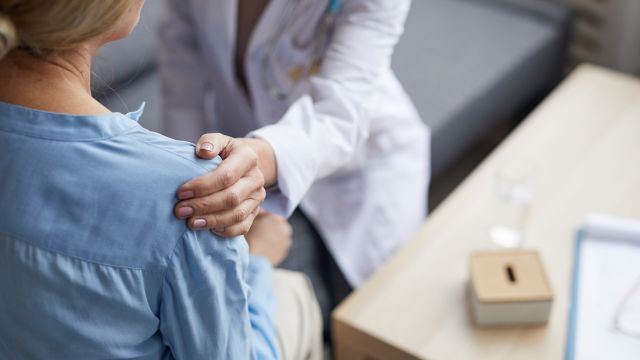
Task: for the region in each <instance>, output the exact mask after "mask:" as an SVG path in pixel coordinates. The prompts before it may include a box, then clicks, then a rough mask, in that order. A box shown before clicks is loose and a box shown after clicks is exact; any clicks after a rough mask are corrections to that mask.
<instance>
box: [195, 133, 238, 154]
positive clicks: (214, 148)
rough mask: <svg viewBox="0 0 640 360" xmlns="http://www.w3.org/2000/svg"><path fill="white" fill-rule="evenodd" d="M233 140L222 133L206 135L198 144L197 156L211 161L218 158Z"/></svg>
mask: <svg viewBox="0 0 640 360" xmlns="http://www.w3.org/2000/svg"><path fill="white" fill-rule="evenodd" d="M231 140H232V138H231V137H229V136H227V135H223V134H220V133H212V134H204V135H202V136H201V137H200V139H199V140H198V142H197V143H196V155H197V156H198V157H199V158H202V159H206V160H211V159H213V158H214V157H216V156H218V155H219V154H220V152H221V151H222V150H223V149H224V148H226V147H227V145H228V144H229V142H230V141H231Z"/></svg>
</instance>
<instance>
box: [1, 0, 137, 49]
mask: <svg viewBox="0 0 640 360" xmlns="http://www.w3.org/2000/svg"><path fill="white" fill-rule="evenodd" d="M132 3H133V1H132V0H0V59H2V58H3V57H4V56H5V55H6V54H7V53H8V52H9V51H11V50H12V49H13V48H15V47H21V48H25V49H27V50H29V51H31V52H33V53H35V54H38V55H46V54H49V53H53V52H56V51H62V50H68V49H71V48H73V47H74V46H77V45H79V44H82V43H83V42H85V41H87V40H90V39H93V38H95V37H97V36H99V35H102V34H106V33H108V32H109V31H110V30H112V29H113V28H114V26H115V25H117V24H118V22H119V21H121V19H122V18H123V17H124V16H125V15H126V14H127V12H128V11H129V10H130V8H131V6H132Z"/></svg>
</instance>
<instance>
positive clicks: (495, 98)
mask: <svg viewBox="0 0 640 360" xmlns="http://www.w3.org/2000/svg"><path fill="white" fill-rule="evenodd" d="M563 31H564V25H563V24H560V23H559V22H558V21H555V20H553V19H546V18H544V17H542V16H539V14H538V13H535V14H534V13H533V12H531V11H520V10H516V8H515V7H514V6H512V5H510V4H500V3H498V2H497V1H477V0H474V1H454V0H420V1H414V2H413V5H412V8H411V12H410V15H409V19H408V21H407V24H406V32H405V35H404V37H403V38H402V39H401V41H400V43H399V44H398V46H397V49H396V53H395V55H394V59H393V68H394V70H395V72H396V74H397V75H398V77H399V79H400V81H401V82H402V84H403V86H404V87H405V89H406V90H407V92H408V93H409V95H410V96H411V98H412V99H413V101H414V102H415V105H416V107H417V109H418V111H419V112H420V114H421V115H422V117H423V119H424V120H425V122H426V123H427V124H428V125H429V126H430V127H431V130H432V139H433V140H432V170H433V174H434V175H436V176H437V175H438V174H439V173H440V172H441V171H442V170H443V169H444V168H446V167H447V166H448V165H450V164H451V163H452V162H453V161H455V160H456V159H457V158H458V157H459V156H460V155H461V154H462V153H463V152H464V151H466V150H467V149H468V148H469V147H470V146H471V145H473V144H474V143H475V142H476V141H478V140H479V139H480V138H481V137H482V136H484V135H486V134H487V133H488V132H489V131H491V129H492V128H493V127H495V125H496V124H497V122H498V121H500V120H502V119H504V118H505V117H506V116H508V115H510V114H511V113H512V112H514V111H515V110H518V108H519V107H522V106H524V105H525V104H527V102H530V101H531V100H532V98H533V97H535V96H537V95H540V92H543V91H546V89H548V88H549V86H550V85H551V84H552V83H553V82H554V81H555V80H556V79H557V76H558V74H559V72H560V69H561V66H562V55H563Z"/></svg>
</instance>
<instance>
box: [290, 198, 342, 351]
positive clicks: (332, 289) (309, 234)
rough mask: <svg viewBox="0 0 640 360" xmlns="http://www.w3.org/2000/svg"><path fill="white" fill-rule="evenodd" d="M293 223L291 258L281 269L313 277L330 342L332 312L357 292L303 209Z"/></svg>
mask: <svg viewBox="0 0 640 360" xmlns="http://www.w3.org/2000/svg"><path fill="white" fill-rule="evenodd" d="M289 223H290V224H291V227H292V228H293V243H292V244H291V249H290V251H289V256H288V257H287V258H286V259H285V261H284V262H283V263H282V264H281V265H280V267H281V268H283V269H288V270H294V271H300V272H302V273H304V274H305V275H307V277H309V279H310V280H311V283H312V285H313V289H314V291H315V293H316V297H317V298H318V303H319V304H320V310H321V312H322V322H323V329H324V334H325V340H326V341H330V331H331V311H332V310H333V309H334V308H335V307H336V306H337V305H338V304H339V303H340V302H341V301H342V300H344V298H345V297H347V295H349V293H350V292H351V291H352V290H353V289H352V288H351V286H350V285H349V283H348V282H347V280H346V279H345V277H344V275H343V274H342V271H341V270H340V268H338V265H337V264H336V262H335V260H334V259H333V256H331V254H330V253H329V251H328V250H327V247H326V246H325V244H324V241H323V240H322V238H321V237H320V234H319V233H318V232H317V231H316V229H315V227H314V226H313V224H312V223H311V221H309V219H308V218H307V217H306V216H305V215H304V213H302V211H300V209H296V211H295V212H294V213H293V215H291V217H290V218H289Z"/></svg>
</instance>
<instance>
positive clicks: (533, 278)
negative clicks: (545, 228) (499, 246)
mask: <svg viewBox="0 0 640 360" xmlns="http://www.w3.org/2000/svg"><path fill="white" fill-rule="evenodd" d="M471 285H472V289H473V291H474V293H475V296H476V298H477V299H478V301H480V302H484V303H507V302H528V301H548V300H551V299H552V297H553V292H552V290H551V286H550V285H549V281H548V279H547V276H546V273H545V271H544V267H543V265H542V261H541V260H540V256H539V255H538V253H537V252H536V251H496V252H477V253H474V254H472V255H471Z"/></svg>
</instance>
